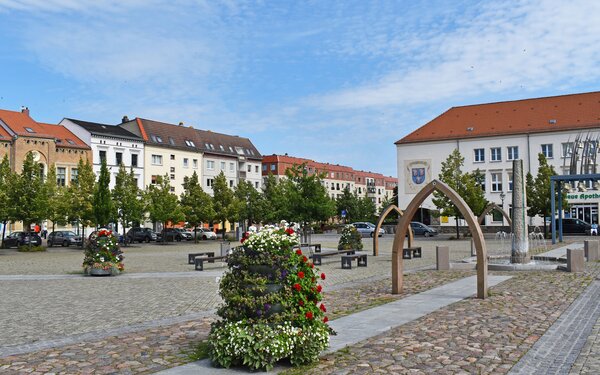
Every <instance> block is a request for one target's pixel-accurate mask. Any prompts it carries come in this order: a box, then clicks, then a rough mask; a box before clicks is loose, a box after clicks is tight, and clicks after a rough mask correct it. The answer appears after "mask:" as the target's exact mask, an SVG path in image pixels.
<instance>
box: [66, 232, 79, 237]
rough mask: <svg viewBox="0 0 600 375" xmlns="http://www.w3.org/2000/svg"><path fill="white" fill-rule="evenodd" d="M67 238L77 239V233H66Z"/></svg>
mask: <svg viewBox="0 0 600 375" xmlns="http://www.w3.org/2000/svg"><path fill="white" fill-rule="evenodd" d="M65 236H69V237H76V236H77V235H76V234H75V232H65Z"/></svg>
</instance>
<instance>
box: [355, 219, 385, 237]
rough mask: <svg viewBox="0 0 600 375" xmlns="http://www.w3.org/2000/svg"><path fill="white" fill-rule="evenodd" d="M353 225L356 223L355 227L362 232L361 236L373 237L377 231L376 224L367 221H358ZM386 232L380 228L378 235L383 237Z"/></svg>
mask: <svg viewBox="0 0 600 375" xmlns="http://www.w3.org/2000/svg"><path fill="white" fill-rule="evenodd" d="M352 225H354V228H356V230H357V231H358V232H359V233H360V234H361V236H371V237H373V233H375V228H376V227H375V224H372V223H367V222H358V223H352ZM384 234H385V231H384V230H383V229H381V228H380V229H379V234H378V237H381V236H383V235H384Z"/></svg>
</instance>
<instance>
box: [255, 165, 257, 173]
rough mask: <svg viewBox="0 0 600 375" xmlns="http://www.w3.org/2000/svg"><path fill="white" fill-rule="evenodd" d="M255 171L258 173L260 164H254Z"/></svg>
mask: <svg viewBox="0 0 600 375" xmlns="http://www.w3.org/2000/svg"><path fill="white" fill-rule="evenodd" d="M254 173H258V165H255V166H254Z"/></svg>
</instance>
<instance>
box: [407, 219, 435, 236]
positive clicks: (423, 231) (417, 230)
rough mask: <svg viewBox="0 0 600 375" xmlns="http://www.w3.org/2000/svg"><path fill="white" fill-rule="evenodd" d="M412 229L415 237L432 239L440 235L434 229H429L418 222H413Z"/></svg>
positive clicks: (411, 223)
mask: <svg viewBox="0 0 600 375" xmlns="http://www.w3.org/2000/svg"><path fill="white" fill-rule="evenodd" d="M410 227H411V229H412V230H413V233H414V234H415V236H425V237H431V236H437V234H438V231H437V230H435V229H433V228H432V227H428V226H427V225H425V224H423V223H419V222H418V221H411V222H410Z"/></svg>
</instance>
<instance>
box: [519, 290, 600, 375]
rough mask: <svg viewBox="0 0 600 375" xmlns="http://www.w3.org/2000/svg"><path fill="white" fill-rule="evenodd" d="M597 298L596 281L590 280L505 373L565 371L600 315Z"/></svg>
mask: <svg viewBox="0 0 600 375" xmlns="http://www.w3.org/2000/svg"><path fill="white" fill-rule="evenodd" d="M599 299H600V281H594V282H593V283H592V284H591V285H590V286H589V287H588V288H587V289H586V290H585V291H584V292H583V293H582V294H581V295H580V296H579V298H577V299H576V300H575V301H574V302H573V304H572V305H571V306H569V308H568V309H567V310H566V311H565V312H564V313H563V314H562V315H561V316H560V318H558V320H557V321H556V322H555V323H554V324H553V325H552V326H551V327H550V329H548V331H547V332H546V333H545V334H544V335H543V336H542V337H541V338H540V339H539V340H538V341H537V342H536V343H535V345H533V347H532V348H531V349H530V350H529V351H528V352H527V354H526V355H525V356H523V358H521V360H520V361H519V362H518V363H517V364H516V365H515V366H514V367H513V368H512V369H511V371H510V373H509V374H565V373H568V372H569V369H570V368H571V366H572V365H573V363H574V362H575V360H576V359H577V357H578V356H579V353H580V352H581V349H582V348H583V346H584V344H585V342H586V341H587V338H588V336H589V335H590V333H591V332H592V328H593V326H594V324H595V323H596V321H597V320H598V317H600V304H598V300H599Z"/></svg>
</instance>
